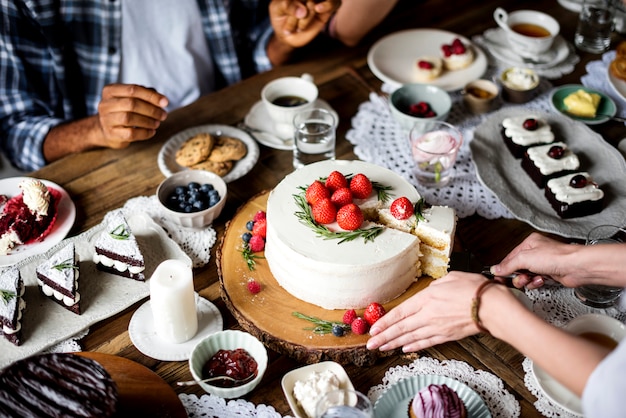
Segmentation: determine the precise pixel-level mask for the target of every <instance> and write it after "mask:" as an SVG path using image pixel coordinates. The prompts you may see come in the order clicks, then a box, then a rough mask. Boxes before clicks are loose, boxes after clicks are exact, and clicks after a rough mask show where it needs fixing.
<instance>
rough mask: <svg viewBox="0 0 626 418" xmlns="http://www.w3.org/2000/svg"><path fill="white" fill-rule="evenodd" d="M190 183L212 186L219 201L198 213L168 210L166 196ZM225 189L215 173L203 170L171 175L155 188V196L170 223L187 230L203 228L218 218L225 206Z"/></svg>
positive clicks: (222, 181) (223, 183)
mask: <svg viewBox="0 0 626 418" xmlns="http://www.w3.org/2000/svg"><path fill="white" fill-rule="evenodd" d="M191 182H196V183H199V184H200V185H202V184H207V183H208V184H212V185H213V187H214V188H215V190H217V192H218V193H219V195H220V200H219V201H218V202H217V203H216V204H215V205H214V206H211V207H210V208H208V209H204V210H201V211H198V212H190V213H185V212H178V211H176V210H173V209H170V208H169V207H168V206H167V204H166V201H167V198H168V196H169V195H170V194H171V193H173V192H174V189H176V187H178V186H185V187H186V186H187V185H188V184H189V183H191ZM226 193H227V187H226V183H225V182H224V180H223V179H222V178H221V177H220V176H218V175H217V174H215V173H211V172H210V171H203V170H184V171H179V172H177V173H174V174H172V175H171V176H169V177H168V178H166V179H165V180H163V181H162V182H161V184H160V185H159V187H158V188H157V191H156V195H157V199H158V200H159V203H160V204H161V207H162V209H163V212H165V214H166V216H167V217H168V218H169V219H171V220H172V221H174V222H176V223H177V224H179V225H182V226H184V227H188V228H203V227H205V226H207V225H210V224H211V223H213V220H214V219H215V218H217V217H218V216H219V214H220V213H221V212H222V209H223V208H224V205H225V204H226Z"/></svg>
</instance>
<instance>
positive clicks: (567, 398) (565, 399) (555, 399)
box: [531, 362, 583, 417]
mask: <svg viewBox="0 0 626 418" xmlns="http://www.w3.org/2000/svg"><path fill="white" fill-rule="evenodd" d="M531 370H532V372H533V376H534V377H535V381H536V382H537V385H538V386H539V388H540V389H541V390H542V391H543V393H544V394H545V395H546V397H547V398H548V399H550V401H551V402H552V403H553V404H555V405H557V406H559V407H561V408H562V409H564V410H565V411H567V412H569V413H570V414H572V415H575V416H578V417H582V416H583V408H582V403H581V400H580V398H579V397H578V396H576V395H575V394H574V393H573V392H572V391H570V390H569V389H567V388H566V387H565V386H563V385H562V384H560V383H559V382H557V381H556V380H554V379H553V378H552V376H550V375H549V374H548V373H546V372H545V371H543V370H542V369H541V368H540V367H539V366H537V365H535V363H534V362H533V363H532V364H531Z"/></svg>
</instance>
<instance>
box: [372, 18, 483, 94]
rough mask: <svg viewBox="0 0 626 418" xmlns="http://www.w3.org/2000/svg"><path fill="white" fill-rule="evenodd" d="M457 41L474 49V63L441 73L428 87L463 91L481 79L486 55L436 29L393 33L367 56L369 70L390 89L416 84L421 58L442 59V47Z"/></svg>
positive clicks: (475, 47)
mask: <svg viewBox="0 0 626 418" xmlns="http://www.w3.org/2000/svg"><path fill="white" fill-rule="evenodd" d="M454 38H460V39H461V40H462V41H463V42H464V43H465V44H469V45H471V46H472V48H473V49H474V53H475V57H474V61H473V62H472V63H471V64H470V65H469V67H467V68H464V69H462V70H456V71H443V73H442V74H441V76H439V77H437V78H436V79H434V80H432V81H431V82H429V83H428V84H432V85H435V86H437V87H441V88H442V89H444V90H446V91H455V90H460V89H462V88H463V87H464V86H465V84H467V83H469V82H470V81H472V80H475V79H477V78H480V77H481V76H482V75H483V74H484V73H485V71H486V70H487V57H486V56H485V53H484V52H483V51H482V50H481V49H480V48H478V47H477V46H476V45H475V44H472V43H471V42H470V41H469V40H468V39H467V38H465V37H464V36H461V35H458V34H456V33H452V32H447V31H443V30H439V29H410V30H405V31H401V32H396V33H392V34H390V35H387V36H385V37H384V38H382V39H380V40H379V41H378V42H376V43H375V44H374V45H373V46H372V47H371V48H370V50H369V52H368V54H367V64H368V65H369V67H370V70H372V72H373V73H374V74H375V75H376V77H378V78H379V79H380V80H382V81H383V82H385V83H388V84H391V85H392V86H393V87H396V88H397V87H400V86H401V85H402V84H408V83H415V82H416V81H415V77H414V75H413V71H414V67H415V65H416V63H417V59H418V58H419V57H420V56H424V55H432V56H440V55H441V45H443V44H449V43H451V42H452V41H453V40H454Z"/></svg>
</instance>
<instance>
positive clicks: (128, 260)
mask: <svg viewBox="0 0 626 418" xmlns="http://www.w3.org/2000/svg"><path fill="white" fill-rule="evenodd" d="M94 245H95V252H94V255H93V262H94V263H95V264H96V266H97V267H98V269H100V270H102V271H105V272H107V273H112V274H117V275H118V276H122V277H127V278H130V279H134V280H139V281H144V280H145V276H144V274H143V271H144V270H145V268H146V267H145V264H144V259H143V254H142V253H141V250H140V249H139V245H138V244H137V238H136V237H135V235H134V234H133V231H132V230H131V228H130V226H129V225H128V222H127V221H126V218H125V217H124V214H123V213H122V212H121V211H119V210H118V211H115V212H113V213H111V215H109V219H108V221H107V225H106V227H105V228H104V231H102V232H101V233H100V236H98V238H97V239H96V242H95V244H94Z"/></svg>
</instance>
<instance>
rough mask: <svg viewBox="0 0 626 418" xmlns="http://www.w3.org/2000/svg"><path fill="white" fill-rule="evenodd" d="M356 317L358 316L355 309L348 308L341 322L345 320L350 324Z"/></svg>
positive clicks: (345, 322)
mask: <svg viewBox="0 0 626 418" xmlns="http://www.w3.org/2000/svg"><path fill="white" fill-rule="evenodd" d="M356 318H357V315H356V311H355V310H354V309H348V310H347V311H346V312H345V313H344V314H343V319H342V320H341V322H343V323H344V324H346V325H350V324H352V321H354V320H355V319H356Z"/></svg>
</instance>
